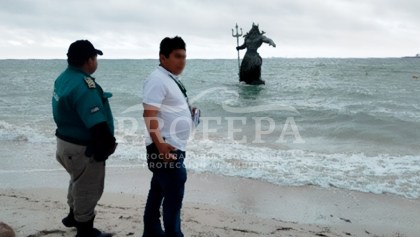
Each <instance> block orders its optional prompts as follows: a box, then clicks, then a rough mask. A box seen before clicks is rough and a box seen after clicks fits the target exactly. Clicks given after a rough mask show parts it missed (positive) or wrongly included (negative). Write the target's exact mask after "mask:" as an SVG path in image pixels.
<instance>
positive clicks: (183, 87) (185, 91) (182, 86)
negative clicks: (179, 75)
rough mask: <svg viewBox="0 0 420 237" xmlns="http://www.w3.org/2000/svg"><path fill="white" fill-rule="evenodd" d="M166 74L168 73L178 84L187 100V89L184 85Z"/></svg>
mask: <svg viewBox="0 0 420 237" xmlns="http://www.w3.org/2000/svg"><path fill="white" fill-rule="evenodd" d="M168 75H169V77H171V78H172V79H173V80H174V81H175V83H176V84H177V85H178V87H179V89H180V90H181V92H182V94H183V95H184V97H185V98H186V99H187V100H188V96H187V89H185V86H184V85H183V84H182V82H180V81H179V80H177V79H175V78H174V77H173V76H172V75H171V74H168Z"/></svg>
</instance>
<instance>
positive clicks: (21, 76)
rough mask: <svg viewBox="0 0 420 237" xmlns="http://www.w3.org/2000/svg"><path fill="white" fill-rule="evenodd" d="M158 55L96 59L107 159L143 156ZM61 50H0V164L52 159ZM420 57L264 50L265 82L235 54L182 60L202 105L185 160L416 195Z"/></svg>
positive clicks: (38, 164) (136, 161)
mask: <svg viewBox="0 0 420 237" xmlns="http://www.w3.org/2000/svg"><path fill="white" fill-rule="evenodd" d="M157 64H158V62H157V60H101V59H100V60H99V68H98V70H97V72H95V74H94V75H93V76H94V77H96V78H97V81H98V83H99V84H101V86H102V87H103V88H104V90H105V91H109V92H112V93H113V97H112V98H111V100H110V103H111V107H112V110H113V114H114V118H115V126H116V137H117V140H118V142H119V143H120V144H119V147H118V149H117V151H116V153H115V154H114V155H113V156H112V157H111V158H110V159H109V161H108V167H131V166H134V167H137V166H138V167H142V166H145V148H144V137H145V134H146V131H145V127H144V123H143V119H142V106H141V101H142V99H141V98H142V83H143V81H144V79H145V78H146V77H147V75H148V74H149V73H150V72H151V71H152V70H154V68H155V67H156V66H157ZM66 66H67V64H66V61H65V60H0V85H1V87H0V111H1V113H0V156H1V158H0V159H1V160H0V173H3V174H4V173H16V172H44V171H45V172H47V171H49V170H57V169H61V167H60V166H59V164H58V163H57V162H56V161H55V155H54V152H55V137H54V131H55V124H54V122H53V120H52V116H51V104H50V102H51V95H52V86H53V82H54V80H55V78H56V77H57V76H58V74H59V73H60V72H61V71H63V70H64V69H65V67H66ZM417 77H420V60H419V59H410V58H404V59H398V58H391V59H283V58H270V59H264V60H263V67H262V79H263V80H265V81H266V85H264V86H248V85H244V84H240V83H239V82H238V67H237V61H236V60H228V59H226V60H222V59H215V60H198V59H194V60H188V62H187V66H186V69H185V71H184V73H183V75H182V80H183V82H184V84H185V86H186V87H187V90H188V92H187V93H188V94H189V97H190V101H192V102H193V104H194V105H196V106H197V107H199V108H200V109H201V111H202V122H201V124H200V125H199V126H198V127H197V129H196V130H195V132H194V134H193V135H192V139H191V140H190V141H189V145H188V150H187V160H186V165H187V166H188V168H189V169H190V170H193V171H195V172H210V173H216V174H222V175H227V176H241V177H247V178H253V179H258V180H262V181H266V182H271V183H275V184H279V185H316V186H321V187H325V188H329V187H338V188H341V189H348V190H358V191H362V192H372V193H391V194H396V195H401V196H404V197H407V198H419V197H420V132H419V128H420V100H419V99H418V95H420V79H418V78H417Z"/></svg>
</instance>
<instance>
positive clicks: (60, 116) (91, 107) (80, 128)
mask: <svg viewBox="0 0 420 237" xmlns="http://www.w3.org/2000/svg"><path fill="white" fill-rule="evenodd" d="M97 55H102V51H100V50H98V49H95V48H94V47H93V45H92V44H91V43H90V42H89V41H87V40H78V41H75V42H73V43H72V44H71V45H70V47H69V49H68V53H67V62H68V67H67V69H66V70H65V71H64V72H63V73H61V75H60V76H59V77H58V78H57V79H56V81H55V83H54V93H53V97H52V110H53V116H54V121H55V123H56V125H57V130H56V134H55V135H56V136H57V153H56V158H57V161H58V162H60V164H61V165H62V166H63V167H64V168H65V169H66V171H67V172H68V173H69V174H70V184H69V189H68V195H67V203H68V205H69V207H70V213H69V214H68V216H67V217H65V218H64V219H63V220H62V222H63V224H64V225H65V226H66V227H76V228H77V235H76V237H91V236H95V237H100V236H102V237H103V236H112V235H111V234H107V233H101V232H100V231H99V230H97V229H95V228H93V221H94V218H95V207H96V205H97V203H98V201H99V199H100V198H101V196H102V193H103V190H104V179H105V160H106V159H107V158H108V157H109V156H110V155H111V154H112V153H114V151H115V148H116V145H117V144H116V142H115V138H114V124H113V117H112V113H111V108H110V106H109V102H108V99H109V98H110V97H111V96H112V94H111V93H107V92H104V91H103V90H102V88H101V87H100V86H99V85H98V84H97V83H96V81H95V78H93V77H92V76H91V74H93V73H94V72H95V71H96V69H97V67H98V62H97Z"/></svg>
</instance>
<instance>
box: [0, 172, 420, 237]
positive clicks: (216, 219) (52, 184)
mask: <svg viewBox="0 0 420 237" xmlns="http://www.w3.org/2000/svg"><path fill="white" fill-rule="evenodd" d="M150 177H151V174H150V172H149V171H147V170H146V169H145V168H143V167H132V168H127V167H125V168H124V167H120V168H118V167H113V168H110V167H108V168H107V177H106V184H105V186H106V187H105V193H104V195H103V197H102V199H101V200H100V202H99V205H98V207H97V218H96V222H95V225H96V227H97V228H99V229H101V230H105V231H108V232H112V233H115V236H141V234H142V230H143V221H142V215H143V211H144V205H145V200H146V195H147V191H148V188H149V181H150ZM0 180H1V181H0V184H1V186H0V208H1V209H0V222H1V221H3V222H5V223H7V224H9V225H10V226H12V227H13V228H14V230H15V232H16V234H17V236H25V237H26V236H50V237H53V236H57V237H58V236H66V237H67V236H74V235H75V234H76V231H75V229H74V228H65V227H64V226H63V225H62V224H61V219H62V218H63V217H64V216H65V215H66V214H67V211H68V207H67V204H66V199H65V197H66V188H67V187H66V185H67V182H68V177H67V173H66V172H65V171H64V170H61V169H59V170H55V171H38V172H29V173H28V172H18V171H16V172H10V173H3V174H0ZM182 220H183V223H182V227H183V232H184V234H185V236H204V237H213V236H221V237H222V236H223V237H224V236H240V237H254V236H255V237H257V236H258V237H259V236H301V237H304V236H315V237H316V236H330V237H333V236H343V237H344V236H357V237H363V236H367V237H374V236H377V237H382V236H384V237H396V236H400V237H402V236H404V237H418V236H420V225H419V220H420V200H418V199H416V200H414V199H406V198H403V197H399V196H394V195H386V194H382V195H378V194H369V193H361V192H354V191H345V190H340V189H336V188H330V189H324V188H318V187H313V186H304V187H283V186H278V185H273V184H268V183H264V182H260V181H256V180H250V179H242V178H236V177H223V176H216V175H211V174H194V173H191V172H190V173H189V176H188V181H187V189H186V194H185V199H184V207H183V210H182Z"/></svg>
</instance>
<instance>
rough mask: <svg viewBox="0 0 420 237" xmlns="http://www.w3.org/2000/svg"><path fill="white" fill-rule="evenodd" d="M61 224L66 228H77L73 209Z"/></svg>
mask: <svg viewBox="0 0 420 237" xmlns="http://www.w3.org/2000/svg"><path fill="white" fill-rule="evenodd" d="M61 222H62V223H63V225H64V226H65V227H75V226H76V220H75V219H74V214H73V209H70V212H69V214H68V215H67V216H66V217H64V218H63V219H62V220H61Z"/></svg>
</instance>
